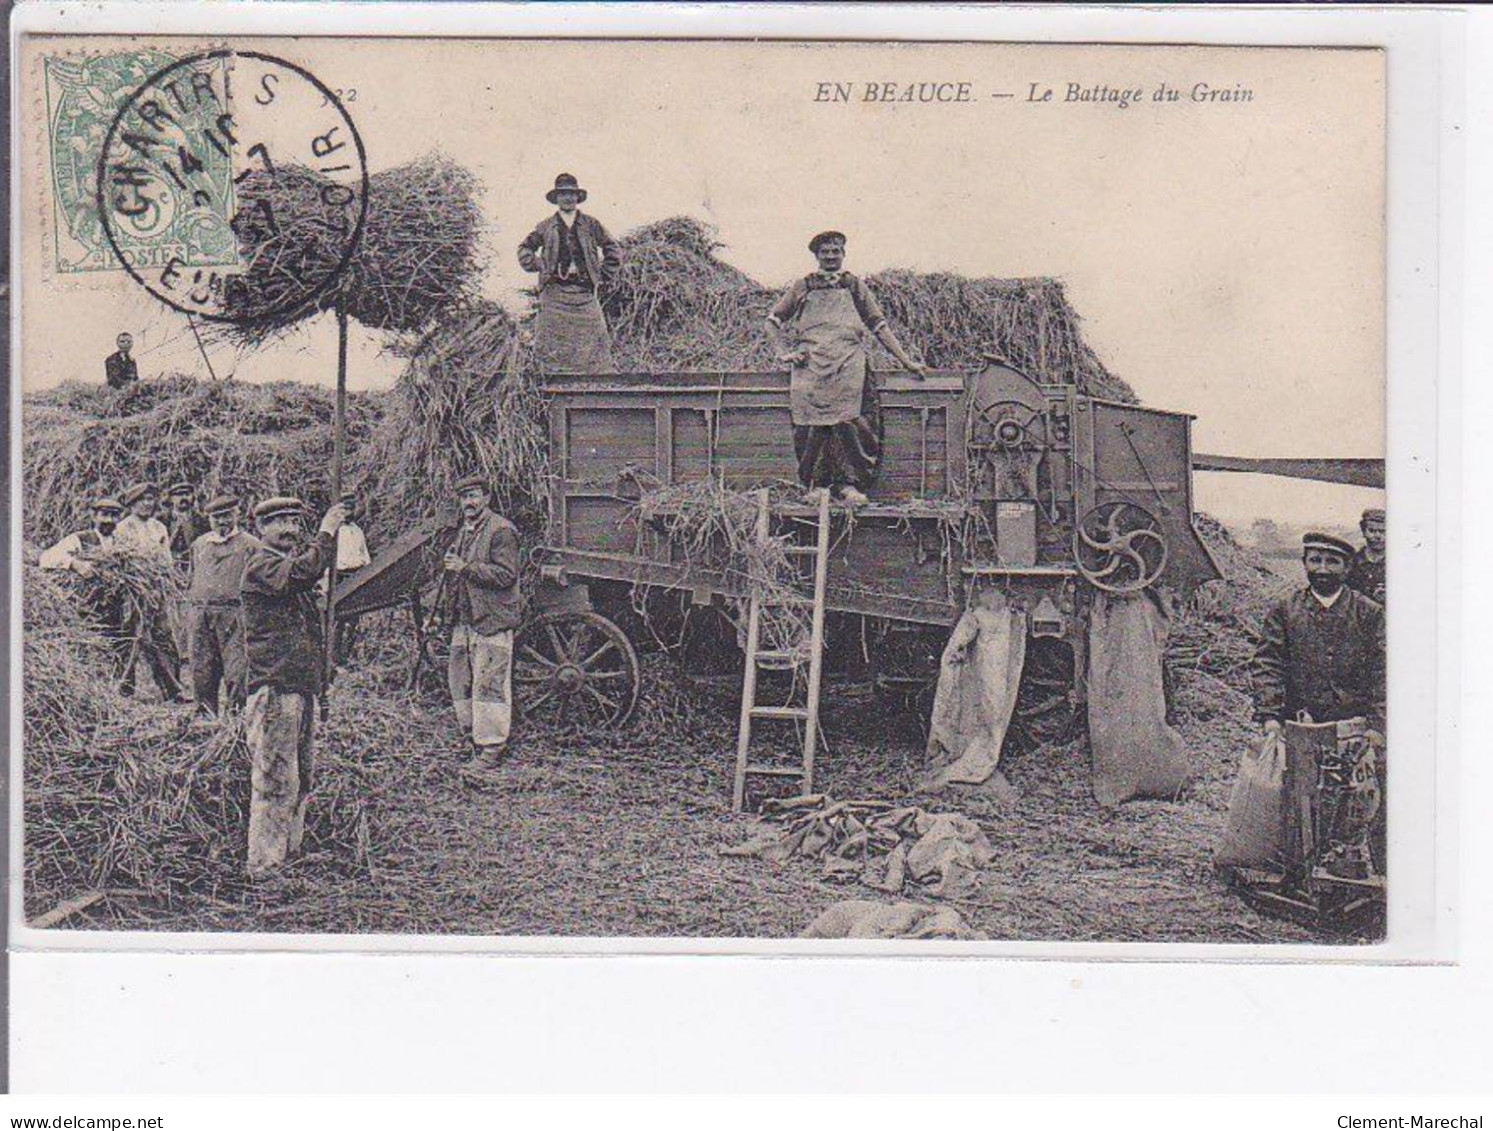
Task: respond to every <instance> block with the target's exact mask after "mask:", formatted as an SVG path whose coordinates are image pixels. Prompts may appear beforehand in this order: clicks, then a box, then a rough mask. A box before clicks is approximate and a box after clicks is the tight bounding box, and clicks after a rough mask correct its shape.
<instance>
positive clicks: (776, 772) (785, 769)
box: [746, 766, 804, 778]
mask: <svg viewBox="0 0 1493 1131" xmlns="http://www.w3.org/2000/svg"><path fill="white" fill-rule="evenodd" d="M746 772H747V773H749V774H768V775H771V776H772V777H775V778H801V777H803V776H804V771H803V767H802V766H799V767H794V766H748V767H747V768H746Z"/></svg>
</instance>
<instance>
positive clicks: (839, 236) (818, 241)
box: [809, 228, 849, 255]
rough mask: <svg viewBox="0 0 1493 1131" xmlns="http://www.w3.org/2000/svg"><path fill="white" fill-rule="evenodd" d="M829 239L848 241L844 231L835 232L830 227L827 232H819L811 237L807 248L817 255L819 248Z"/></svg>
mask: <svg viewBox="0 0 1493 1131" xmlns="http://www.w3.org/2000/svg"><path fill="white" fill-rule="evenodd" d="M830 240H839V241H840V242H841V243H848V242H849V241H848V240H846V238H845V233H844V232H837V231H835V230H834V229H833V228H831V229H830V230H829V231H827V232H820V233H819V234H818V235H817V236H815V237H814V238H813V239H811V240H810V241H809V250H810V251H812V252H813V253H814V254H815V255H818V254H819V248H820V247H821V246H822V245H823V244H827V243H829V241H830Z"/></svg>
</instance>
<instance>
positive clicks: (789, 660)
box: [757, 649, 808, 667]
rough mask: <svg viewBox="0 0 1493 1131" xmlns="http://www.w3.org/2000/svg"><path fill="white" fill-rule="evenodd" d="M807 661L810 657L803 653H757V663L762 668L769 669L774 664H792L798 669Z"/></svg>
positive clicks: (775, 651) (778, 651) (777, 651)
mask: <svg viewBox="0 0 1493 1131" xmlns="http://www.w3.org/2000/svg"><path fill="white" fill-rule="evenodd" d="M807 659H808V657H807V656H805V655H804V654H803V653H802V652H785V651H781V650H777V649H774V650H772V651H767V650H764V651H761V652H758V653H757V663H758V664H760V665H761V666H762V667H769V666H771V665H774V664H792V665H793V666H794V667H797V666H798V665H799V664H801V663H803V662H804V661H805V660H807Z"/></svg>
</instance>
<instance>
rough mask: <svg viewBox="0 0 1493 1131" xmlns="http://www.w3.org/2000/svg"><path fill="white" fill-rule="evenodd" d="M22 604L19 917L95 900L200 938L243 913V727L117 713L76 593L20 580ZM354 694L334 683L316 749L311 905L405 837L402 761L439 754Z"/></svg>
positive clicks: (414, 718) (60, 583)
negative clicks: (170, 920) (217, 918)
mask: <svg viewBox="0 0 1493 1131" xmlns="http://www.w3.org/2000/svg"><path fill="white" fill-rule="evenodd" d="M23 589H24V598H25V615H26V634H25V641H24V645H23V648H24V681H23V690H24V704H25V726H26V732H25V738H26V744H25V756H26V766H25V780H26V790H25V829H26V853H25V869H26V889H25V890H26V906H27V910H28V912H29V913H31V914H32V915H35V914H37V913H40V912H44V911H45V910H47V909H48V908H50V907H53V906H55V905H57V904H58V903H60V902H61V901H63V900H65V899H71V898H75V897H77V896H78V895H79V894H81V893H83V892H87V891H104V892H106V893H107V894H108V898H109V899H110V901H112V902H115V903H121V904H125V903H128V904H134V905H139V907H144V908H148V909H149V914H150V916H151V917H152V918H153V919H154V918H157V917H159V916H176V917H180V916H183V915H185V916H186V921H187V922H189V923H191V924H192V925H195V926H199V927H205V928H210V927H212V926H213V925H214V915H215V914H219V913H221V912H223V911H224V910H225V905H226V908H227V909H228V910H232V909H233V908H234V907H235V906H236V905H238V904H240V903H242V901H243V900H244V899H245V898H246V891H247V889H246V887H245V882H244V880H243V862H244V837H245V833H246V830H247V827H248V800H249V769H248V757H247V752H246V749H245V747H244V741H243V732H242V725H241V724H234V725H230V726H225V727H223V728H200V727H194V726H192V725H191V716H190V713H188V712H179V711H172V710H167V709H163V708H162V707H161V706H160V705H159V704H156V703H148V702H142V701H140V700H136V699H125V698H122V697H121V696H120V695H119V694H118V692H117V690H116V688H115V686H114V684H113V681H112V679H111V678H110V677H109V674H108V672H109V667H108V661H107V657H106V654H105V645H104V641H102V640H101V639H100V638H99V637H98V635H97V633H96V632H95V631H94V630H93V629H92V627H91V626H90V625H89V624H88V623H87V622H86V621H84V620H83V619H82V618H81V616H80V614H79V613H78V606H79V590H78V587H77V586H76V585H75V584H74V583H73V582H72V581H71V580H70V579H68V577H67V576H66V575H63V576H62V577H58V576H57V575H53V574H48V573H44V572H42V571H40V570H37V569H34V568H31V567H27V569H26V570H25V573H24V576H23ZM364 678H368V677H364V676H362V674H361V673H358V674H355V675H352V676H349V677H345V679H344V681H342V682H340V683H339V686H338V688H337V692H336V694H334V696H333V699H332V705H333V713H332V717H331V720H330V722H329V724H328V725H327V726H326V727H325V728H323V729H321V730H320V731H319V733H318V737H317V744H318V753H317V757H318V763H317V775H318V776H317V779H316V785H315V792H314V795H313V802H312V805H311V808H310V823H309V824H308V827H307V832H306V841H305V845H304V851H305V853H306V855H307V858H308V864H310V865H311V869H310V870H312V871H314V872H315V873H316V874H317V876H318V877H319V881H318V882H320V883H321V884H322V887H321V889H320V890H319V892H318V893H316V898H318V899H321V900H323V901H327V900H334V901H335V900H338V899H342V898H345V897H346V896H347V895H348V891H347V881H348V880H349V879H350V878H353V877H358V876H364V877H366V876H368V875H369V874H370V873H371V870H372V869H374V868H375V867H376V864H375V861H376V860H377V859H379V858H380V857H383V856H387V855H389V854H391V853H392V852H393V851H394V849H395V846H397V845H398V844H399V843H400V841H401V839H402V838H406V837H407V835H408V834H407V831H406V830H405V828H404V826H405V823H406V822H408V821H409V820H410V819H411V818H412V815H411V814H408V813H405V812H404V811H403V809H402V807H401V806H400V805H399V804H398V801H399V800H400V799H401V798H402V797H403V796H404V791H405V790H406V789H407V788H408V787H409V779H410V776H411V775H412V774H414V773H416V772H418V764H417V762H416V761H415V760H412V759H411V758H410V757H409V754H410V753H411V752H412V749H413V750H416V751H418V750H420V749H422V748H423V749H427V750H428V749H430V748H432V747H437V746H441V745H444V744H446V743H447V739H446V737H445V735H444V732H443V731H441V730H440V729H439V728H438V727H436V726H435V725H434V724H433V723H432V722H431V721H430V720H429V719H428V718H426V717H424V716H422V715H421V714H420V713H419V712H418V711H412V710H411V705H410V704H409V703H408V702H406V701H403V700H401V699H400V698H398V697H395V696H389V695H375V694H373V693H371V689H370V688H367V687H364V686H360V683H359V681H360V680H361V679H364ZM386 800H392V801H393V802H394V804H389V805H387V806H386V805H385V802H386ZM413 817H414V819H416V820H418V819H419V818H418V815H413ZM113 910H114V911H115V912H117V913H121V914H126V917H127V914H128V913H132V912H128V908H125V907H122V906H121V907H115V908H114V909H113ZM177 921H181V920H180V918H178V920H177Z"/></svg>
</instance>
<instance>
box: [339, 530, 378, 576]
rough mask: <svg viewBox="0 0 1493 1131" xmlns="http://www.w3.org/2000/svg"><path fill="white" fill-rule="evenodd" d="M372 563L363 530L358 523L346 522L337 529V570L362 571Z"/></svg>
mask: <svg viewBox="0 0 1493 1131" xmlns="http://www.w3.org/2000/svg"><path fill="white" fill-rule="evenodd" d="M371 561H373V558H372V557H371V556H370V555H369V553H368V539H367V538H364V537H363V530H362V528H361V527H360V526H358V524H357V523H356V522H344V523H343V524H342V525H341V526H340V527H338V528H337V568H338V569H339V570H344V569H362V568H363V567H364V566H365V565H367V564H368V563H369V562H371Z"/></svg>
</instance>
